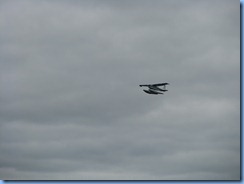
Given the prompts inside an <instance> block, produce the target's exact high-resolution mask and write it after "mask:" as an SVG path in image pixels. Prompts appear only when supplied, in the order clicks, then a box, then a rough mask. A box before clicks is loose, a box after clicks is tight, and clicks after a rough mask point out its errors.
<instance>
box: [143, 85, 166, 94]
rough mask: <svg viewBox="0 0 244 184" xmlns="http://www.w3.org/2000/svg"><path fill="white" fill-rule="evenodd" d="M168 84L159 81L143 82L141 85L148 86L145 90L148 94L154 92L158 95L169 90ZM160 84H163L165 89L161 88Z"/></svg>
mask: <svg viewBox="0 0 244 184" xmlns="http://www.w3.org/2000/svg"><path fill="white" fill-rule="evenodd" d="M166 85H169V83H167V82H166V83H158V84H141V85H139V86H140V87H144V86H145V87H148V88H149V89H148V90H143V91H144V92H145V93H148V94H154V95H158V94H162V95H163V93H161V92H166V91H168V90H167V89H166ZM158 86H163V89H161V88H159V87H158ZM159 91H160V92H159Z"/></svg>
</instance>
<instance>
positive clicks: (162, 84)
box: [152, 82, 169, 86]
mask: <svg viewBox="0 0 244 184" xmlns="http://www.w3.org/2000/svg"><path fill="white" fill-rule="evenodd" d="M165 85H169V83H167V82H166V83H159V84H152V86H165Z"/></svg>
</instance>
